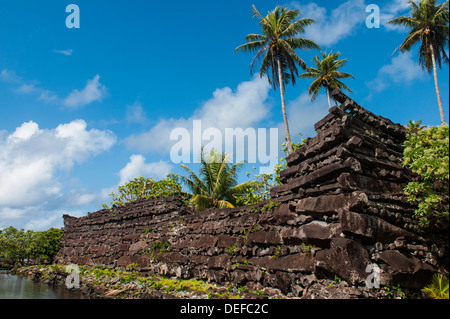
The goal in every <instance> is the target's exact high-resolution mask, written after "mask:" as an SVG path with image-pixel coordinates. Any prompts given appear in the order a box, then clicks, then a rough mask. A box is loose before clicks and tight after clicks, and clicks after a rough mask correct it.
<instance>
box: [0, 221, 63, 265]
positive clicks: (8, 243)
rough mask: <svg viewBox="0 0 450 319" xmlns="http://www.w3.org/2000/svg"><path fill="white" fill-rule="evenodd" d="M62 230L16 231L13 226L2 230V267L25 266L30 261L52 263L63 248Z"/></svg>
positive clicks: (0, 258)
mask: <svg viewBox="0 0 450 319" xmlns="http://www.w3.org/2000/svg"><path fill="white" fill-rule="evenodd" d="M61 237H62V230H61V229H57V228H50V229H48V230H45V231H32V230H26V231H25V230H24V229H20V230H19V229H16V228H15V227H13V226H10V227H7V228H4V229H2V230H0V266H2V267H11V266H14V265H17V264H18V265H24V264H26V263H28V262H30V261H35V260H39V261H47V262H48V263H52V262H53V259H54V257H55V256H56V254H57V253H58V251H59V249H60V248H61Z"/></svg>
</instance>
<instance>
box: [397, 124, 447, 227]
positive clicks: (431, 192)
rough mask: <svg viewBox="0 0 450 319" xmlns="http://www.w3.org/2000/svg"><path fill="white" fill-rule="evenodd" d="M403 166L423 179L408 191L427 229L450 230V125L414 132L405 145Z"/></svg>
mask: <svg viewBox="0 0 450 319" xmlns="http://www.w3.org/2000/svg"><path fill="white" fill-rule="evenodd" d="M404 147H405V149H404V154H403V155H404V156H403V165H404V166H405V167H408V168H410V169H411V170H412V171H413V172H414V173H416V174H418V175H419V178H418V179H417V180H416V181H413V182H410V183H409V184H408V185H407V186H406V187H405V189H404V191H405V194H406V195H407V196H408V200H409V201H411V202H415V203H417V204H418V208H417V209H416V211H415V213H416V216H417V217H418V218H419V223H420V225H421V226H422V227H423V228H428V227H431V226H434V225H439V224H440V225H444V226H445V227H448V205H449V195H448V192H449V128H448V126H447V125H442V126H435V127H431V128H428V129H420V130H412V131H411V133H409V134H408V137H407V140H406V141H405V143H404Z"/></svg>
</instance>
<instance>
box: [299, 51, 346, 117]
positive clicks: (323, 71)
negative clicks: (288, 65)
mask: <svg viewBox="0 0 450 319" xmlns="http://www.w3.org/2000/svg"><path fill="white" fill-rule="evenodd" d="M321 54H322V60H319V56H318V55H316V56H315V57H314V58H313V62H314V63H315V65H316V67H315V68H308V70H307V72H305V73H303V74H302V75H300V77H301V78H307V79H314V81H313V82H312V83H311V86H310V87H309V89H308V93H309V94H311V95H312V97H311V101H314V100H315V99H316V98H317V95H318V94H319V91H320V89H321V88H325V89H326V91H327V97H328V105H329V107H330V108H331V101H330V96H331V91H332V90H334V89H336V88H339V89H341V90H342V89H345V90H347V91H349V92H352V90H350V88H349V87H348V86H347V85H345V84H344V83H342V82H341V81H339V80H338V79H346V78H353V79H354V77H353V75H351V74H348V73H343V72H339V71H338V69H339V68H341V67H343V66H344V65H345V64H346V63H347V59H343V60H338V58H339V56H340V55H341V53H340V52H336V53H333V52H330V53H329V54H328V55H327V54H326V53H325V52H321Z"/></svg>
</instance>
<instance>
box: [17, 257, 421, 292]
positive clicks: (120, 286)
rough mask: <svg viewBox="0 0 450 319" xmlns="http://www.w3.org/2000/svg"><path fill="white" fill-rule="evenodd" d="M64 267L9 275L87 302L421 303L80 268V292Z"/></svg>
mask: <svg viewBox="0 0 450 319" xmlns="http://www.w3.org/2000/svg"><path fill="white" fill-rule="evenodd" d="M66 269H67V267H66V266H65V265H57V264H54V265H46V266H42V265H32V266H24V267H19V268H14V269H12V270H10V271H9V272H10V273H12V274H15V275H19V276H25V277H30V278H32V279H33V280H34V281H36V282H41V283H45V284H48V285H54V286H59V287H62V288H64V289H68V290H71V291H75V292H79V293H81V294H82V295H83V296H84V297H85V298H88V299H266V300H267V299H421V298H423V296H422V295H421V293H420V292H416V291H409V290H405V291H402V290H401V289H400V288H392V287H391V288H388V287H381V288H380V289H370V290H369V289H367V288H365V287H355V286H349V285H348V284H347V283H346V282H345V281H340V280H339V281H332V280H329V279H316V280H315V281H314V282H312V283H311V285H310V286H309V287H308V288H307V289H306V291H305V292H304V294H303V297H300V298H299V297H292V296H286V295H283V294H282V293H281V291H280V290H279V289H276V288H272V287H265V288H264V289H263V290H258V291H254V290H251V289H249V288H248V287H245V286H244V287H240V286H234V285H232V284H229V285H227V286H220V285H217V284H215V283H208V282H205V281H202V280H198V279H179V278H167V277H163V276H158V275H154V274H149V273H146V272H141V271H139V269H138V268H133V266H132V265H130V266H128V267H125V269H124V268H122V267H108V266H86V265H82V266H79V288H68V287H67V286H66V278H67V276H69V275H70V273H68V272H66Z"/></svg>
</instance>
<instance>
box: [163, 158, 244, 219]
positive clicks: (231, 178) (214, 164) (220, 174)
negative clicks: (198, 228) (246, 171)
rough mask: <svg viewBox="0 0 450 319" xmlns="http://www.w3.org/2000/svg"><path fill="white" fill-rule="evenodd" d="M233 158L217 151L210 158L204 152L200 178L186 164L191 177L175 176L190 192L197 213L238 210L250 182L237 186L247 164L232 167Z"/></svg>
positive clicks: (241, 163) (184, 167) (185, 168)
mask: <svg viewBox="0 0 450 319" xmlns="http://www.w3.org/2000/svg"><path fill="white" fill-rule="evenodd" d="M230 157H231V155H226V154H223V153H219V152H217V151H216V150H214V149H213V150H211V152H210V153H209V154H205V152H203V150H202V157H201V163H200V176H197V175H196V174H195V173H194V172H193V171H191V170H190V169H189V168H188V167H187V166H186V165H183V164H182V165H181V167H182V168H183V169H184V170H185V171H186V172H187V173H188V174H189V176H188V177H185V176H182V175H178V174H171V176H173V177H174V178H177V179H179V180H180V181H182V182H183V183H184V184H185V185H186V186H187V187H188V188H189V190H190V191H191V193H189V197H190V202H191V203H192V204H193V205H194V206H195V208H196V210H197V211H201V210H204V209H206V208H210V207H217V208H226V207H234V205H236V196H237V195H240V194H242V193H243V192H245V190H246V189H247V188H248V186H249V183H248V182H245V183H241V184H238V182H237V175H238V172H239V170H240V169H241V168H242V166H243V164H244V163H243V162H238V163H235V164H233V165H231V163H230Z"/></svg>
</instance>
